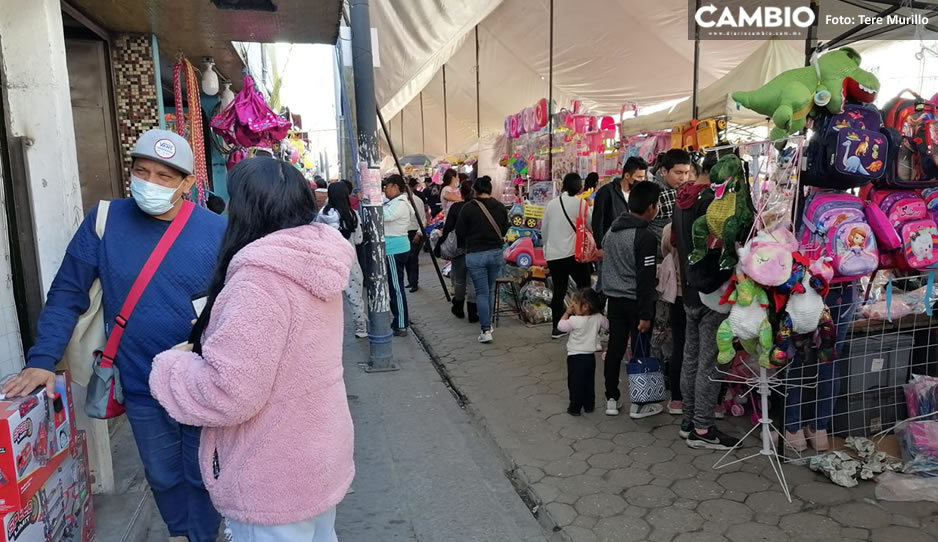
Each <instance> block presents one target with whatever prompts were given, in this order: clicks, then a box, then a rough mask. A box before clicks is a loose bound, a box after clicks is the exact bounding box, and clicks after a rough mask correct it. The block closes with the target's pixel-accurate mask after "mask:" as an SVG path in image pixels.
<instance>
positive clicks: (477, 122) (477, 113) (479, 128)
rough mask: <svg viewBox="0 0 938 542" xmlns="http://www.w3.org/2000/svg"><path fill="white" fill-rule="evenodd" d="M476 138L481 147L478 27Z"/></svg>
mask: <svg viewBox="0 0 938 542" xmlns="http://www.w3.org/2000/svg"><path fill="white" fill-rule="evenodd" d="M475 31H476V137H477V138H478V139H479V145H480V148H481V145H482V115H481V114H480V111H481V108H480V106H479V103H480V102H479V25H476V28H475Z"/></svg>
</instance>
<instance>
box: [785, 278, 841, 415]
mask: <svg viewBox="0 0 938 542" xmlns="http://www.w3.org/2000/svg"><path fill="white" fill-rule="evenodd" d="M824 301H825V303H826V304H827V306H828V307H830V310H831V319H832V320H833V321H834V326H835V327H836V329H837V343H836V345H835V347H834V355H835V361H834V362H832V363H819V364H818V368H817V390H816V391H817V399H816V403H815V405H816V406H815V410H814V418H813V419H811V420H804V417H803V416H802V407H803V406H804V405H803V404H802V403H801V393H802V389H801V388H799V387H796V386H789V388H788V398H787V399H786V400H785V430H786V431H789V432H792V433H794V432H795V431H797V430H799V429H801V428H802V427H806V426H807V427H808V428H810V429H811V430H817V429H825V430H826V429H829V428H830V422H831V416H833V414H834V403H835V402H836V401H837V396H838V395H839V394H840V368H839V365H838V363H837V361H836V360H837V359H839V358H840V356H841V355H842V354H843V350H844V344H845V343H846V340H847V332H848V331H850V322H852V321H853V315H854V313H855V312H856V309H857V290H856V284H854V283H849V282H848V283H841V284H835V285H834V286H831V289H830V292H829V293H828V294H827V297H826V298H825V299H824ZM804 362H805V358H804V352H803V351H801V350H800V349H799V351H798V352H797V353H796V354H795V361H794V362H793V363H792V366H791V367H790V368H789V369H788V378H794V379H796V380H795V381H794V382H793V384H799V383H807V381H806V380H798V379H801V378H803V377H806V376H809V375H810V372H809V371H805V366H804ZM806 373H807V374H806Z"/></svg>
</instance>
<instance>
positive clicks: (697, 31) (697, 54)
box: [692, 0, 700, 120]
mask: <svg viewBox="0 0 938 542" xmlns="http://www.w3.org/2000/svg"><path fill="white" fill-rule="evenodd" d="M699 10H700V0H697V7H696V10H695V13H696V12H697V11H699ZM699 90H700V25H698V24H695V25H694V97H693V109H692V111H693V114H694V120H698V119H697V117H698V116H699V113H700V110H699V104H698V103H697V92H698V91H699Z"/></svg>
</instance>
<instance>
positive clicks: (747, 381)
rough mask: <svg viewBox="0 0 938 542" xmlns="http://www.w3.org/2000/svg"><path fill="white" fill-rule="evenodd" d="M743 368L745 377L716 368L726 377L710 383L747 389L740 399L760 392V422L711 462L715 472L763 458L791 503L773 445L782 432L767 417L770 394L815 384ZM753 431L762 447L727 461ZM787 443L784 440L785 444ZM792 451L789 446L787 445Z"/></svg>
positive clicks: (781, 460)
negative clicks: (759, 439)
mask: <svg viewBox="0 0 938 542" xmlns="http://www.w3.org/2000/svg"><path fill="white" fill-rule="evenodd" d="M742 366H743V367H745V368H746V371H747V372H748V373H749V374H748V375H746V376H739V375H735V374H732V373H729V372H726V371H724V370H722V369H720V368H719V367H717V372H719V373H720V374H722V375H725V377H726V378H711V381H712V382H718V383H721V384H723V383H726V384H734V385H740V384H741V385H743V386H746V387H747V388H748V389H747V390H746V392H744V393H743V394H742V397H746V396H747V395H748V396H751V395H752V392H753V391H756V392H758V393H759V396H760V399H761V400H760V402H759V404H758V409H759V410H758V411H757V413H758V414H759V423H757V424H755V425H753V426H752V429H750V430H749V432H748V433H746V435H745V436H743V438H741V439H740V440H739V442H738V443H737V444H736V445H735V446H733V447H732V448H731V449H730V450H728V451H727V452H726V453H724V454H723V455H722V456H721V457H720V459H718V460H717V462H716V463H714V465H713V468H714V469H722V468H725V467H728V466H730V465H735V464H737V463H742V462H744V461H749V460H752V459H755V458H758V457H765V458H766V459H767V460H768V461H769V464H770V465H772V470H773V471H774V472H775V476H776V478H777V479H778V483H779V485H781V486H782V491H783V492H784V493H785V498H787V499H788V502H791V491H790V490H789V488H788V481H787V480H786V479H785V472H784V471H783V470H782V463H783V462H787V460H786V459H785V457H784V456H783V455H782V454H779V452H778V448H777V446H776V439H774V438H773V436H772V435H773V432H774V434H776V435H781V436H782V439H783V440H784V439H785V432H784V431H782V430H780V429H779V428H778V427H776V426H775V424H774V423H773V422H772V418H771V417H770V415H769V394H770V393H772V392H773V391H774V392H776V393H779V394H781V395H784V391H785V389H786V387H789V388H790V387H792V386H796V387H801V388H813V387H815V386H817V383H816V382H813V383H810V384H805V383H804V382H805V381H806V380H808V379H807V378H782V377H779V376H778V375H779V374H782V372H783V370H782V369H778V370H775V369H772V373H771V374H770V373H769V369H766V368H765V367H759V369H758V372H756V370H755V369H753V368H752V367H751V366H750V365H749V363H746V362H743V363H742ZM753 408H757V407H756V404H755V403H753ZM756 431H759V435H760V436H761V440H762V447H761V448H760V449H759V450H758V451H757V452H755V453H753V454H750V455H747V456H746V457H742V458H739V459H735V460H733V461H729V462H727V458H729V456H730V455H731V454H733V453H734V452H736V451H737V450H738V449H740V448H741V447H742V446H743V443H744V442H745V441H746V439H748V438H749V437H750V436H751V435H754V434H756ZM786 443H787V441H786ZM788 448H791V446H788Z"/></svg>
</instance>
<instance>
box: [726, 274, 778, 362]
mask: <svg viewBox="0 0 938 542" xmlns="http://www.w3.org/2000/svg"><path fill="white" fill-rule="evenodd" d="M737 278H739V279H740V280H739V283H738V284H737V285H736V289H735V290H734V291H733V293H731V294H730V296H729V299H728V300H729V302H730V303H732V304H733V308H732V309H731V310H730V315H729V316H728V317H727V318H726V320H723V323H722V324H720V327H719V328H717V337H716V339H717V348H718V351H719V353H718V354H717V362H719V363H729V362H730V361H732V360H733V357H734V356H735V355H736V351H735V349H734V348H733V339H739V342H740V344H742V345H743V348H744V349H745V350H746V352H748V353H749V354H751V355H753V356H755V355H758V356H759V365H761V366H762V367H766V368H769V367H771V363H770V360H769V352H770V351H771V350H772V348H773V347H774V346H775V344H774V340H773V339H774V337H773V336H772V324H770V323H769V313H768V309H767V307H768V306H769V296H768V294H766V293H765V290H763V289H762V288H760V287H759V285H758V284H756V283H755V281H753V280H752V279H751V278H749V277H747V276H744V275H742V274H741V273H739V274H737Z"/></svg>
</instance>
